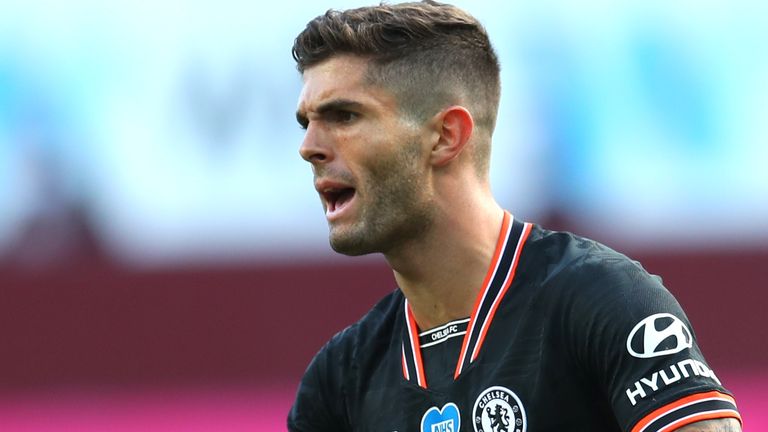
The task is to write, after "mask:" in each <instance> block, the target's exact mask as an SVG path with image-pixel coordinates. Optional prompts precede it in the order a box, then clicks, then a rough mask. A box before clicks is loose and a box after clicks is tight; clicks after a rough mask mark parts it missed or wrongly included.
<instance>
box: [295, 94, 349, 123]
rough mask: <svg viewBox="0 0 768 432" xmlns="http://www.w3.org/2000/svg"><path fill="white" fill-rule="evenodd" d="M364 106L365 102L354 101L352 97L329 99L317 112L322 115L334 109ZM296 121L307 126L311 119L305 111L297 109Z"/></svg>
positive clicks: (344, 109)
mask: <svg viewBox="0 0 768 432" xmlns="http://www.w3.org/2000/svg"><path fill="white" fill-rule="evenodd" d="M362 108H363V104H361V103H360V102H357V101H354V100H352V99H333V100H329V101H328V102H323V103H321V104H320V105H319V106H318V107H317V109H316V110H315V112H317V114H319V115H320V116H322V115H323V114H327V113H329V112H334V111H349V110H356V111H357V110H361V109H362ZM296 121H297V122H299V124H300V125H302V126H306V125H307V124H308V123H309V119H308V118H307V114H306V113H305V112H304V111H301V110H299V111H296Z"/></svg>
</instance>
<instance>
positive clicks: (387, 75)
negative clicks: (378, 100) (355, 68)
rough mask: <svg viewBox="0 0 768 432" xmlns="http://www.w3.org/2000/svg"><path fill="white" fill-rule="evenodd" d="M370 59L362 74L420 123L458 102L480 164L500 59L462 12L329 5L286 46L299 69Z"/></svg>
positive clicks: (424, 5)
mask: <svg viewBox="0 0 768 432" xmlns="http://www.w3.org/2000/svg"><path fill="white" fill-rule="evenodd" d="M343 54H352V55H357V56H360V57H364V58H367V59H369V60H370V62H371V65H372V66H373V67H369V70H368V73H367V77H368V79H369V81H370V82H371V83H373V84H379V85H382V86H384V87H386V88H387V89H389V90H391V91H392V92H393V93H394V94H395V96H396V97H397V99H398V101H399V105H400V109H401V111H403V112H404V113H405V114H406V115H410V116H413V117H414V118H416V119H419V120H421V121H423V120H426V119H427V118H429V117H430V116H431V115H433V114H436V113H437V112H439V111H440V110H441V109H443V108H445V107H446V106H449V105H451V104H454V103H458V102H459V101H461V102H462V103H463V104H466V105H467V108H468V109H469V110H470V112H471V113H472V116H473V118H474V120H475V124H476V125H477V127H478V128H482V129H484V130H485V132H486V133H487V139H484V140H483V141H487V143H485V145H479V147H478V149H477V151H476V152H475V153H479V154H476V155H475V156H476V157H478V158H479V160H478V162H479V163H480V164H481V166H482V167H485V168H487V160H488V153H489V152H490V136H491V134H492V133H493V129H494V127H495V124H496V114H497V111H498V105H499V95H500V87H501V84H500V79H499V61H498V57H497V56H496V53H495V51H494V49H493V47H492V46H491V43H490V40H489V39H488V33H487V32H486V30H485V28H484V27H483V26H482V24H480V22H479V21H477V19H475V18H474V17H472V16H471V15H470V14H468V13H467V12H465V11H463V10H461V9H459V8H457V7H455V6H452V5H447V4H442V3H438V2H435V1H431V0H425V1H422V2H410V3H400V4H394V5H389V4H383V3H382V4H381V5H379V6H370V7H363V8H358V9H350V10H345V11H337V10H329V11H327V12H326V13H325V14H324V15H320V16H318V17H317V18H315V19H313V20H312V21H310V22H309V23H308V24H307V26H306V28H305V29H304V31H302V32H301V33H300V34H299V35H298V36H297V37H296V40H295V41H294V44H293V58H294V59H295V60H296V64H297V69H298V70H299V72H301V73H304V71H305V70H306V69H308V68H311V67H312V66H314V65H316V64H318V63H321V62H323V61H325V60H327V59H329V58H331V57H333V56H336V55H343Z"/></svg>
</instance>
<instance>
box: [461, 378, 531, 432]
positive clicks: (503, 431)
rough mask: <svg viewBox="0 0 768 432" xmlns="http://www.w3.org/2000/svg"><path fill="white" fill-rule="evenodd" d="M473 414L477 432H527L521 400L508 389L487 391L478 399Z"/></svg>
mask: <svg viewBox="0 0 768 432" xmlns="http://www.w3.org/2000/svg"><path fill="white" fill-rule="evenodd" d="M472 413H473V423H474V426H475V432H525V429H526V426H527V421H526V418H525V409H524V408H523V404H522V402H520V398H518V397H517V395H516V394H515V393H514V392H512V390H510V389H508V388H506V387H501V386H493V387H488V388H487V389H485V391H483V392H482V393H480V396H478V397H477V400H476V401H475V407H474V408H473V410H472Z"/></svg>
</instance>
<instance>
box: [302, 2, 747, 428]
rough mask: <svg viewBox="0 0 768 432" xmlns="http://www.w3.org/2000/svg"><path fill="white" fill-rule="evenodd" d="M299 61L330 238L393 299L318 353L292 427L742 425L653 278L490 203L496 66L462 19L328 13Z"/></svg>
mask: <svg viewBox="0 0 768 432" xmlns="http://www.w3.org/2000/svg"><path fill="white" fill-rule="evenodd" d="M293 55H294V58H295V59H296V61H297V63H298V69H299V71H300V72H301V73H302V75H303V80H304V87H303V90H302V92H301V96H300V99H299V104H298V111H297V120H298V122H299V123H300V124H301V126H302V127H303V128H305V129H306V135H305V138H304V142H303V143H302V145H301V149H300V153H301V155H302V157H303V158H304V159H305V160H307V161H308V162H310V163H311V165H312V169H313V171H314V176H315V180H314V181H315V188H316V189H317V191H318V193H319V195H320V198H321V201H322V204H323V207H324V209H325V216H326V219H327V221H328V226H329V229H330V243H331V245H332V247H333V248H334V250H336V251H337V252H340V253H343V254H347V255H362V254H368V253H374V252H380V253H382V254H384V256H385V257H386V259H387V261H388V263H389V265H390V266H391V267H392V270H393V272H394V276H395V280H396V282H397V286H398V287H399V289H397V290H395V291H394V292H393V293H392V294H390V295H389V296H387V297H386V298H384V299H383V300H382V301H381V302H380V303H379V304H378V305H376V306H375V307H374V308H373V309H372V310H371V311H370V312H369V313H368V314H367V315H366V316H365V317H363V318H362V319H361V320H360V321H359V322H357V323H355V324H354V325H352V326H350V327H348V328H347V329H345V330H344V331H342V332H340V333H339V334H337V335H336V336H334V337H333V338H332V339H331V341H330V342H328V344H326V346H325V347H323V348H322V350H321V351H320V352H319V353H318V354H317V355H316V356H315V358H314V359H313V360H312V363H311V364H310V366H309V368H308V369H307V371H306V374H305V376H304V378H303V380H302V383H301V386H300V388H299V391H298V394H297V397H296V401H295V403H294V405H293V408H292V409H291V412H290V414H289V417H288V428H289V429H290V430H292V431H352V430H354V431H387V432H391V431H400V432H405V431H419V432H436V431H439V432H456V431H475V432H479V431H484V432H491V431H493V432H500V431H509V432H512V431H514V432H526V431H528V432H537V431H590V432H595V431H633V432H639V431H673V430H677V431H740V430H741V427H740V421H741V420H740V417H739V414H738V412H737V411H736V406H735V402H734V400H733V398H732V397H731V396H730V395H729V394H728V393H727V391H726V390H725V389H724V388H723V387H722V386H721V384H720V381H719V380H718V379H717V377H716V375H715V374H714V372H712V370H711V369H710V368H709V367H708V366H707V364H706V363H705V361H704V358H703V357H702V354H701V352H700V350H699V348H698V347H697V346H696V342H695V339H694V338H693V333H692V332H691V331H690V328H691V327H690V323H689V322H688V320H687V318H686V316H685V315H684V313H683V311H682V310H681V309H680V306H679V305H678V304H677V302H676V301H675V300H674V298H673V297H672V296H671V294H670V293H669V292H668V291H667V290H666V289H665V288H664V287H663V286H662V285H661V282H660V280H659V279H658V278H657V277H654V276H650V275H649V274H648V273H646V272H645V271H644V270H643V269H642V267H640V265H639V264H637V263H636V262H633V261H631V260H629V259H628V258H626V257H625V256H623V255H621V254H619V253H617V252H614V251H612V250H610V249H608V248H607V247H605V246H602V245H600V244H598V243H595V242H593V241H590V240H587V239H583V238H579V237H576V236H573V235H571V234H568V233H558V232H552V231H547V230H545V229H543V228H540V227H538V226H535V225H533V224H530V223H525V222H523V221H520V220H517V219H515V218H513V217H512V216H511V215H510V213H508V212H506V211H504V210H503V209H502V208H501V207H500V206H499V205H498V204H497V203H496V201H495V200H494V198H493V196H492V194H491V191H490V186H489V180H488V165H489V154H490V145H491V135H492V133H493V129H494V126H495V122H496V112H497V107H498V102H499V88H500V86H499V66H498V60H497V58H496V55H495V53H494V51H493V48H492V47H491V45H490V42H489V40H488V36H487V34H486V32H485V30H484V29H483V27H482V26H481V25H480V24H479V23H478V22H477V21H476V20H475V19H474V18H473V17H471V16H470V15H468V14H467V13H465V12H463V11H461V10H459V9H457V8H455V7H452V6H448V5H443V4H439V3H435V2H432V1H428V2H422V3H408V4H400V5H382V6H377V7H370V8H361V9H355V10H349V11H345V12H336V11H329V12H328V13H326V14H325V15H323V16H319V17H317V18H316V19H314V20H313V21H311V22H310V23H309V24H308V25H307V28H306V29H305V30H304V31H303V32H302V33H301V34H300V35H299V36H298V37H297V39H296V41H295V44H294V47H293Z"/></svg>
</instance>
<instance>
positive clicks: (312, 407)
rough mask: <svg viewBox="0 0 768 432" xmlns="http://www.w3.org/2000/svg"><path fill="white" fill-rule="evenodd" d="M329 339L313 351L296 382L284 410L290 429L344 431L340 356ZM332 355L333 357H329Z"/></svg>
mask: <svg viewBox="0 0 768 432" xmlns="http://www.w3.org/2000/svg"><path fill="white" fill-rule="evenodd" d="M335 342H336V341H335V340H331V341H330V342H329V343H328V344H326V345H325V346H324V347H323V348H322V349H321V350H320V352H318V353H317V355H315V357H314V358H313V359H312V362H310V364H309V366H308V367H307V370H306V372H305V373H304V377H303V378H302V380H301V383H300V384H299V389H298V391H297V393H296V399H295V401H294V403H293V406H292V407H291V410H290V412H289V413H288V430H289V431H290V432H309V431H312V432H332V431H333V432H335V431H348V430H350V427H349V426H348V424H347V423H346V421H345V418H346V416H345V414H344V413H345V409H344V399H345V398H344V393H343V382H342V375H343V374H342V373H341V369H342V366H341V364H340V361H341V360H343V358H341V356H339V355H336V354H335V351H336V350H335V348H337V344H336V343H335ZM334 358H335V359H336V361H334V360H333V359H334Z"/></svg>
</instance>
